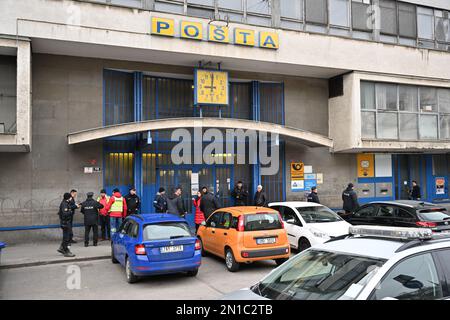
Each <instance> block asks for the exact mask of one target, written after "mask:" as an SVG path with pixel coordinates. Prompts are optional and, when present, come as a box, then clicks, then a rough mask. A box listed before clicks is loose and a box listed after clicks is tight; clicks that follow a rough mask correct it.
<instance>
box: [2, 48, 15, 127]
mask: <svg viewBox="0 0 450 320" xmlns="http://www.w3.org/2000/svg"><path fill="white" fill-rule="evenodd" d="M16 60H17V57H15V56H2V55H0V75H1V76H0V78H1V79H0V134H4V133H16V132H17V121H16V120H17V107H16V106H17V103H16V101H17V80H16V79H17V62H16Z"/></svg>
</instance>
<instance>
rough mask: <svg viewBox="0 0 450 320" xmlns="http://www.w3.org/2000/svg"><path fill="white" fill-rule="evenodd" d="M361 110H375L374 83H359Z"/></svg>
mask: <svg viewBox="0 0 450 320" xmlns="http://www.w3.org/2000/svg"><path fill="white" fill-rule="evenodd" d="M361 109H365V110H374V109H375V83H373V82H361Z"/></svg>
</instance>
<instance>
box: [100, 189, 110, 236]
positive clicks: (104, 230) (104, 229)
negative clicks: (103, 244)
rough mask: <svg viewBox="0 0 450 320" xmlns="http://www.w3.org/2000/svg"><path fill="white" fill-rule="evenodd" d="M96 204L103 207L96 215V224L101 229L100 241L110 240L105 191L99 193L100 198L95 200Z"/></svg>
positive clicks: (107, 200)
mask: <svg viewBox="0 0 450 320" xmlns="http://www.w3.org/2000/svg"><path fill="white" fill-rule="evenodd" d="M97 202H100V203H101V204H102V205H103V209H100V211H99V214H98V222H99V223H98V224H99V225H100V227H101V237H100V241H103V240H109V239H111V225H110V222H109V197H108V195H107V194H106V190H105V189H102V190H101V191H100V196H99V197H98V198H97Z"/></svg>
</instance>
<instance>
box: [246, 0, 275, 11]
mask: <svg viewBox="0 0 450 320" xmlns="http://www.w3.org/2000/svg"><path fill="white" fill-rule="evenodd" d="M247 12H249V13H259V14H270V1H269V0H247Z"/></svg>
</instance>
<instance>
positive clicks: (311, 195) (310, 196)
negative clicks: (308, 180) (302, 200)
mask: <svg viewBox="0 0 450 320" xmlns="http://www.w3.org/2000/svg"><path fill="white" fill-rule="evenodd" d="M306 199H307V200H308V202H314V203H318V204H320V200H319V196H318V195H317V187H312V188H311V192H310V193H309V194H308V197H307V198H306Z"/></svg>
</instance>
